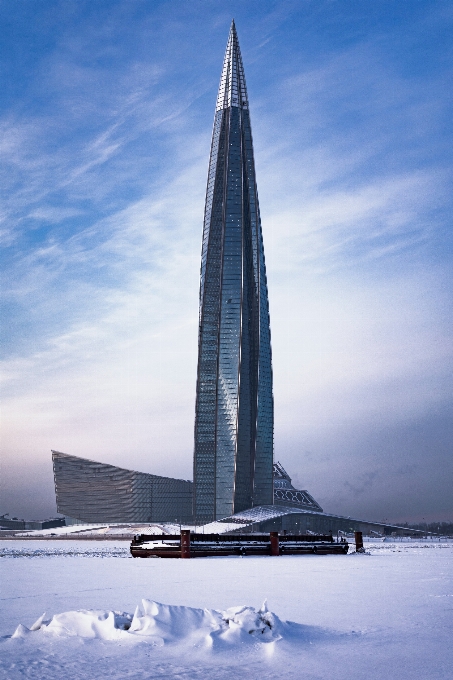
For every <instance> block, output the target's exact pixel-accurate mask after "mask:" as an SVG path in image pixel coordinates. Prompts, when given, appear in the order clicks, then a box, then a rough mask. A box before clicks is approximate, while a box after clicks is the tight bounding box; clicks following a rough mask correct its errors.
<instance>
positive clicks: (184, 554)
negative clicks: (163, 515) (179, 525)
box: [181, 529, 190, 560]
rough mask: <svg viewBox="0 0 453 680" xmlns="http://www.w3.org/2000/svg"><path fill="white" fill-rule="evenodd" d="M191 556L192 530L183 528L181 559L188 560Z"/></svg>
mask: <svg viewBox="0 0 453 680" xmlns="http://www.w3.org/2000/svg"><path fill="white" fill-rule="evenodd" d="M189 558H190V530H189V529H181V559H182V560H188V559H189Z"/></svg>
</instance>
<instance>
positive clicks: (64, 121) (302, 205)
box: [0, 0, 453, 522]
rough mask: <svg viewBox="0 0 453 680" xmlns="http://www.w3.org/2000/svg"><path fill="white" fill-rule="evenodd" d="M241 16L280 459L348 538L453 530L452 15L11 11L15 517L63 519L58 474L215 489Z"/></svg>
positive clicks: (407, 9) (8, 186) (405, 9)
mask: <svg viewBox="0 0 453 680" xmlns="http://www.w3.org/2000/svg"><path fill="white" fill-rule="evenodd" d="M233 16H234V18H235V21H236V26H237V30H238V35H239V41H240V44H241V49H242V56H243V60H244V67H245V74H246V79H247V87H248V91H249V98H250V107H251V119H252V130H253V134H254V145H255V160H256V166H257V182H258V191H259V196H260V206H261V216H262V224H263V235H264V249H265V254H266V263H267V273H268V286H269V300H270V315H271V332H272V348H273V369H274V399H275V459H276V460H279V461H280V462H281V463H282V464H283V465H284V467H285V468H286V469H287V471H288V472H289V474H290V475H291V476H292V477H293V481H294V483H295V485H296V486H299V487H300V488H304V489H308V490H309V492H310V493H311V494H312V495H313V496H314V497H315V498H316V500H317V501H318V502H319V503H320V504H321V505H322V506H323V508H324V510H326V511H327V512H334V513H339V514H345V515H350V516H354V517H359V518H363V519H370V520H384V519H385V520H387V521H394V522H397V521H398V522H403V521H409V522H411V521H419V520H423V519H426V520H427V521H431V520H440V521H441V520H452V519H453V508H452V505H453V503H452V496H453V494H452V491H451V489H452V482H453V474H452V473H453V470H452V441H453V433H452V422H453V419H452V389H451V365H452V343H451V279H452V267H451V259H452V258H451V251H452V248H451V246H452V234H451V217H450V216H451V206H452V198H451V143H450V140H451V134H449V133H450V130H451V120H452V116H451V102H450V94H449V93H450V92H451V72H452V59H451V45H450V41H449V35H450V34H449V31H451V24H452V16H453V8H452V7H451V6H450V5H448V4H447V3H443V2H424V1H422V2H417V3H404V4H403V3H397V2H385V1H383V2H377V3H373V4H372V5H371V4H369V3H362V2H358V1H352V2H349V3H347V4H343V3H338V2H337V3H335V2H334V3H332V2H322V1H321V2H265V3H262V2H260V3H258V2H253V1H252V2H248V3H242V2H225V3H221V4H219V3H217V2H193V3H190V4H189V3H184V2H153V3H146V2H136V3H129V2H102V3H90V2H63V1H62V0H60V1H57V2H52V1H49V2H46V3H15V2H12V1H11V0H9V1H8V0H7V1H6V2H3V3H2V5H1V6H0V21H1V24H2V28H3V30H2V34H3V35H4V36H5V40H4V44H3V47H2V65H3V70H2V75H1V79H2V92H3V97H2V100H3V101H2V104H1V110H0V126H1V129H2V139H3V141H2V167H1V173H2V175H1V186H2V189H1V192H2V215H1V217H2V232H3V242H4V246H3V250H2V262H3V267H2V269H3V276H2V279H3V282H2V319H3V322H2V350H3V362H2V375H3V388H2V410H3V415H2V462H1V498H0V514H2V513H4V512H9V513H10V514H11V515H13V514H14V515H17V516H19V517H26V518H33V517H45V516H48V515H53V514H55V512H56V509H55V497H54V489H53V476H52V466H51V457H50V450H51V449H57V450H59V451H63V452H65V453H69V454H73V455H77V456H82V457H87V458H91V459H94V460H99V461H102V462H105V463H111V464H113V465H118V466H121V467H126V468H131V469H137V470H140V471H144V472H151V473H154V474H161V475H169V476H174V477H181V478H185V479H191V478H192V454H193V422H194V405H195V381H196V361H197V323H198V285H199V281H198V279H199V266H200V249H201V226H202V218H203V208H204V192H205V187H206V175H207V165H208V154H209V144H210V136H211V129H212V120H213V115H214V106H215V98H216V93H217V87H218V81H219V77H220V70H221V65H222V59H223V54H224V50H225V46H226V40H227V36H228V30H229V25H230V22H231V18H232V17H233Z"/></svg>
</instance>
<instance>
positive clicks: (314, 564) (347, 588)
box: [0, 540, 453, 680]
mask: <svg viewBox="0 0 453 680" xmlns="http://www.w3.org/2000/svg"><path fill="white" fill-rule="evenodd" d="M0 548H2V552H1V553H0V554H1V555H3V559H0V570H1V572H0V583H1V599H2V617H0V635H1V636H2V637H1V638H0V678H1V679H2V680H19V679H21V680H22V679H23V678H32V679H34V680H61V678H70V679H71V680H95V679H96V680H97V679H98V678H99V677H104V676H105V677H109V678H112V679H113V680H120V679H121V680H123V679H124V678H127V677H131V678H132V677H134V678H140V679H142V678H143V679H148V678H175V679H176V678H182V679H185V678H190V679H194V680H207V679H208V678H209V680H212V679H216V680H221V679H222V680H223V679H225V680H226V678H231V677H237V678H241V679H242V678H246V679H247V680H255V679H256V680H258V678H259V680H265V679H266V680H267V679H270V678H273V679H274V678H278V679H279V680H287V679H295V678H297V679H302V680H350V678H351V677H354V679H355V680H365V679H366V680H393V679H394V678H395V679H396V678H397V679H398V680H414V679H415V678H420V679H421V680H447V679H448V680H450V678H451V668H452V667H453V651H452V645H451V639H452V637H453V616H452V607H453V543H452V542H451V541H440V542H439V541H420V542H418V543H416V542H414V541H400V540H395V541H388V542H387V541H386V542H376V543H367V545H366V551H367V553H368V554H362V555H359V554H356V553H352V554H350V555H344V556H336V555H330V556H315V555H312V556H304V557H293V556H284V557H250V558H247V557H246V558H239V557H238V558H236V557H233V558H211V559H203V558H200V559H194V560H159V559H155V560H140V559H132V558H129V559H125V558H127V557H128V545H127V544H125V543H120V542H118V543H116V544H115V543H113V542H106V543H105V544H99V543H97V542H96V543H93V541H85V542H83V541H80V542H77V545H74V542H73V541H67V542H64V541H59V542H52V541H48V542H44V543H43V541H36V543H34V542H33V541H24V542H23V543H21V542H20V541H1V543H0ZM55 550H58V551H61V552H58V553H56V552H55ZM20 551H22V554H20ZM88 557H89V558H90V559H86V558H88ZM143 597H144V598H146V599H145V601H144V602H143V603H142V605H141V606H140V607H139V608H138V609H136V611H135V613H134V606H135V604H136V603H137V602H140V601H141V599H142V598H143ZM266 598H267V599H268V601H269V610H271V611H272V612H275V614H274V613H271V612H270V611H267V609H266V608H265V607H262V608H261V609H255V608H254V607H253V606H250V605H255V604H257V603H258V604H259V602H262V601H263V600H264V599H266ZM158 602H164V603H166V604H163V605H161V604H158ZM234 603H237V604H241V603H243V604H241V606H240V607H231V605H232V604H234ZM44 611H47V612H48V616H47V615H44V616H42V614H43V612H44ZM33 621H36V623H35V624H33ZM290 622H297V623H290ZM32 629H33V630H32ZM15 631H16V632H15Z"/></svg>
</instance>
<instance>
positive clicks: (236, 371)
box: [194, 21, 274, 522]
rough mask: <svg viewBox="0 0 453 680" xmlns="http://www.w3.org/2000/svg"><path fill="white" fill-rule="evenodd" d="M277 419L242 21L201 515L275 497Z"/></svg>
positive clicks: (202, 391) (216, 222) (200, 471)
mask: <svg viewBox="0 0 453 680" xmlns="http://www.w3.org/2000/svg"><path fill="white" fill-rule="evenodd" d="M273 418H274V414H273V396H272V362H271V344H270V326H269V303H268V293H267V280H266V266H265V260H264V248H263V238H262V232H261V221H260V213H259V204H258V192H257V188H256V178H255V163H254V157H253V141H252V131H251V125H250V116H249V105H248V97H247V88H246V84H245V76H244V68H243V64H242V58H241V51H240V47H239V41H238V37H237V32H236V27H235V24H234V21H233V22H232V24H231V28H230V33H229V36H228V42H227V48H226V52H225V57H224V61H223V68H222V74H221V78H220V85H219V91H218V95H217V102H216V109H215V116H214V128H213V133H212V143H211V153H210V159H209V172H208V183H207V190H206V204H205V215H204V228H203V243H202V255H201V275H200V319H199V337H198V375H197V400H196V415H195V448H194V515H195V518H196V521H198V522H200V521H211V520H214V519H219V518H221V517H226V516H228V515H231V514H233V513H234V512H239V511H241V510H245V509H247V508H250V507H253V506H254V505H262V504H272V503H273V477H272V465H273V423H274V420H273Z"/></svg>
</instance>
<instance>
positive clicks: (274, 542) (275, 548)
mask: <svg viewBox="0 0 453 680" xmlns="http://www.w3.org/2000/svg"><path fill="white" fill-rule="evenodd" d="M270 536H271V555H273V556H274V557H277V556H278V555H280V548H279V545H278V531H271V534H270Z"/></svg>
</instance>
